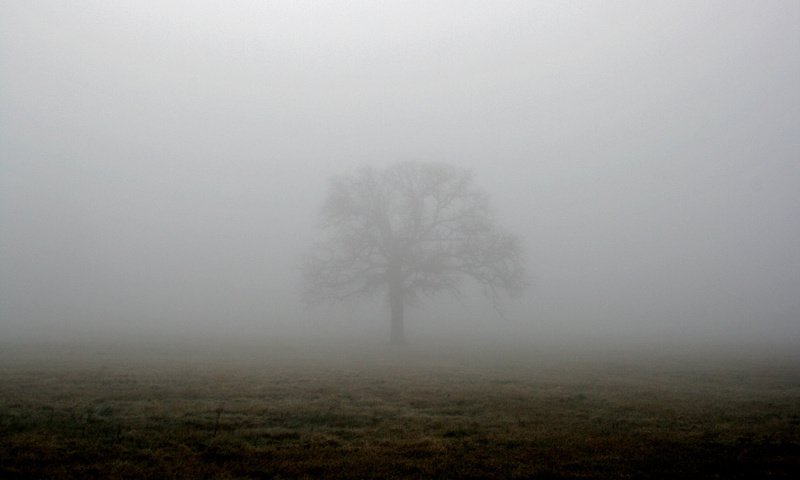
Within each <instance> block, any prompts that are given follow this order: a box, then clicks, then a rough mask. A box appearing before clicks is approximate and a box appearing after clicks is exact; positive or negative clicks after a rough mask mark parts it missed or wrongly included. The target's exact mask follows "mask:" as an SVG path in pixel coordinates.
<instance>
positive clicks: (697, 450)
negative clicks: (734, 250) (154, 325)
mask: <svg viewBox="0 0 800 480" xmlns="http://www.w3.org/2000/svg"><path fill="white" fill-rule="evenodd" d="M534 350H535V349H530V350H528V349H526V348H524V347H519V346H518V347H516V348H513V349H508V350H500V349H497V348H491V347H485V348H475V347H470V348H467V347H463V348H458V347H454V348H448V349H443V348H432V347H415V346H413V345H412V346H408V347H390V346H385V345H380V344H379V343H377V342H376V344H374V345H368V346H366V347H364V346H363V345H361V346H358V347H356V346H355V345H349V346H341V345H339V346H328V347H320V346H319V345H310V344H305V345H303V344H287V343H281V342H277V343H276V344H274V345H271V346H269V345H268V344H265V345H262V346H258V345H257V344H250V345H249V346H246V347H237V346H235V345H220V344H217V343H215V342H212V341H209V342H205V343H193V344H170V343H161V344H159V345H153V344H151V343H147V342H143V343H139V344H136V343H126V344H124V345H123V344H119V343H113V342H112V343H108V342H106V343H92V344H85V343H79V344H74V343H63V342H62V343H50V344H35V343H8V342H7V343H5V344H3V345H2V350H0V478H125V479H129V478H181V479H184V478H296V477H320V476H324V477H348V478H351V477H356V478H392V477H424V478H430V477H447V478H515V477H519V478H532V477H533V478H668V477H669V478H712V477H719V478H755V477H774V478H797V475H798V473H800V363H798V362H796V361H794V360H793V358H795V357H793V356H791V355H790V356H786V355H784V356H780V355H777V356H775V357H770V356H769V355H766V354H759V355H754V356H748V355H745V354H741V355H739V354H735V353H730V352H728V353H725V354H703V353H697V352H695V353H693V354H691V355H686V354H678V353H675V354H674V355H664V354H661V355H658V356H656V355H650V354H648V352H647V350H646V349H645V350H643V351H641V352H639V353H635V354H634V353H631V354H609V353H608V352H606V353H602V352H600V353H598V352H595V353H586V352H582V351H581V352H580V353H579V354H578V353H576V352H577V351H575V352H572V353H570V352H569V351H566V352H564V351H561V352H556V351H546V352H543V351H534Z"/></svg>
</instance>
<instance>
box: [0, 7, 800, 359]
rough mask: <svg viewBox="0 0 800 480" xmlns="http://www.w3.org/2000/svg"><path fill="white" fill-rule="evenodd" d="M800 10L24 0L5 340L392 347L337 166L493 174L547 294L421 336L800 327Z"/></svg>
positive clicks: (678, 335)
mask: <svg viewBox="0 0 800 480" xmlns="http://www.w3.org/2000/svg"><path fill="white" fill-rule="evenodd" d="M798 24H800V3H798V2H793V1H788V0H787V1H769V2H748V1H733V2H722V1H719V2H690V1H682V2H679V1H669V2H568V3H566V2H524V1H519V2H463V1H458V2H456V1H452V2H423V1H411V2H386V3H384V2H298V1H287V2H233V3H232V2H205V1H204V2H198V1H193V2H188V1H187V2H133V1H131V2H99V1H98V2H80V3H71V2H22V1H19V2H4V3H3V4H2V6H0V72H2V73H0V75H1V76H0V79H1V80H0V82H2V83H1V84H0V85H2V86H1V87H0V338H2V339H6V340H8V339H22V338H95V337H103V338H105V337H112V338H115V337H116V338H122V337H128V336H145V337H159V336H169V337H170V338H180V337H190V336H201V337H206V338H236V337H241V338H251V339H261V338H263V339H280V338H314V339H321V340H323V341H324V339H327V338H336V339H342V338H351V337H355V338H368V339H374V341H375V342H381V341H383V340H384V339H385V337H386V335H387V334H388V330H389V319H388V312H387V307H386V305H385V302H383V301H382V300H381V299H380V298H376V299H374V300H371V301H364V302H355V303H342V304H331V305H325V306H321V307H310V306H307V305H305V304H304V303H303V302H302V301H301V298H300V290H301V289H300V286H299V284H300V281H301V275H300V265H301V264H302V261H303V257H304V255H305V254H306V252H307V251H308V250H309V249H310V248H311V246H312V244H313V243H314V241H315V240H316V239H317V238H318V237H319V230H318V227H319V221H318V214H319V209H320V207H321V205H322V203H323V201H324V199H325V196H326V193H327V189H328V187H329V179H330V177H331V176H335V175H341V174H347V173H350V172H353V171H354V170H355V169H357V168H358V167H360V166H365V165H372V166H375V167H378V168H381V167H384V166H387V165H390V164H393V163H396V162H398V161H404V160H417V161H435V162H445V163H449V164H453V165H456V166H459V167H465V168H468V169H470V170H472V171H473V173H474V179H475V182H476V184H478V185H479V186H481V187H482V188H483V190H484V191H485V192H487V194H488V195H489V196H490V198H491V201H492V206H493V209H494V212H495V216H496V218H497V221H498V223H499V224H500V225H502V226H503V227H504V228H506V229H507V230H509V231H512V232H515V233H516V234H517V235H518V236H519V237H520V239H521V240H522V243H523V249H524V253H525V266H526V269H527V271H528V275H529V277H530V285H529V287H528V288H527V290H526V291H525V292H524V294H523V295H522V296H521V297H520V298H516V299H509V300H507V301H503V302H502V309H501V314H498V313H497V312H496V311H495V309H494V308H493V306H492V303H491V302H490V301H489V300H487V299H484V298H483V297H481V296H479V295H472V293H475V292H472V290H470V287H467V290H466V295H464V297H463V298H462V299H461V300H460V301H459V300H458V299H455V298H453V297H451V296H447V295H443V296H439V297H437V298H435V299H433V300H431V301H428V302H426V303H424V304H423V305H421V306H419V307H415V308H411V309H409V311H408V312H407V318H406V328H407V332H408V337H409V339H410V341H411V342H412V343H413V342H420V341H424V340H425V339H428V338H430V339H432V338H439V337H449V338H455V339H463V340H465V341H473V342H474V341H482V340H485V341H486V342H496V341H503V340H507V341H516V342H523V343H527V344H530V345H538V344H542V343H549V342H564V343H570V342H608V343H614V342H619V344H626V343H632V342H649V343H654V344H657V343H665V344H666V343H670V344H679V343H697V342H700V343H702V342H717V343H723V344H724V343H733V344H740V343H742V342H754V343H757V344H762V343H766V344H770V345H776V344H777V345H783V346H788V347H796V346H800V188H798V185H800V131H798V125H800V88H798V85H800V55H798V46H799V45H800V28H798Z"/></svg>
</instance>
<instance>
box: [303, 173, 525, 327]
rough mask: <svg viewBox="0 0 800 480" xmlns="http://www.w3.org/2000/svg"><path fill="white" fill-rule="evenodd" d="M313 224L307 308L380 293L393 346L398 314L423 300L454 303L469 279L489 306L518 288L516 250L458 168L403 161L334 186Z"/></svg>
mask: <svg viewBox="0 0 800 480" xmlns="http://www.w3.org/2000/svg"><path fill="white" fill-rule="evenodd" d="M321 217H322V226H323V229H324V230H325V231H326V234H327V235H326V237H325V238H324V240H323V241H322V242H321V243H319V244H318V245H317V246H316V247H315V251H314V252H313V253H312V254H311V255H310V256H309V258H308V259H307V262H306V264H305V271H304V296H305V299H306V301H308V302H309V303H320V302H323V301H327V300H345V299H350V298H357V297H361V296H369V295H375V294H377V293H382V292H385V293H386V296H387V300H388V304H389V308H390V311H391V341H392V343H404V342H405V336H404V332H403V310H404V307H405V305H407V304H409V303H411V302H415V301H417V300H419V299H420V297H422V296H432V295H434V294H437V293H440V292H443V291H449V292H451V293H453V294H456V295H458V294H459V288H460V286H461V285H462V280H464V279H465V278H471V279H473V280H475V281H476V282H477V283H478V284H479V285H480V286H481V287H482V289H483V291H484V293H485V294H486V295H488V296H489V297H490V298H491V299H492V300H493V301H495V302H496V301H497V299H498V294H499V292H500V291H505V292H507V293H509V294H514V293H518V292H520V291H521V290H522V288H523V286H524V284H525V281H524V270H523V267H522V262H521V252H520V247H519V243H518V242H517V240H516V238H515V237H514V236H512V235H509V234H506V233H503V232H501V231H499V230H498V229H497V227H496V226H495V224H494V221H493V218H492V214H491V211H490V209H489V201H488V198H487V197H486V195H485V194H484V193H483V192H482V191H480V190H479V189H477V188H476V187H475V186H474V184H473V182H472V175H471V174H470V172H469V171H467V170H464V169H461V168H457V167H453V166H450V165H444V164H438V163H417V162H403V163H398V164H395V165H392V166H390V167H388V168H386V169H383V170H376V169H374V168H362V169H360V170H358V171H357V172H356V173H355V174H352V175H348V176H342V177H335V178H333V179H332V180H331V190H330V193H329V195H328V197H327V200H326V201H325V204H324V206H323V208H322V212H321Z"/></svg>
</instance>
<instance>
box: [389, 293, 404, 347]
mask: <svg viewBox="0 0 800 480" xmlns="http://www.w3.org/2000/svg"><path fill="white" fill-rule="evenodd" d="M403 302H404V299H403V287H402V284H401V283H400V282H397V281H393V282H391V283H390V284H389V309H390V310H391V315H392V333H391V336H390V337H389V338H390V341H391V343H392V345H403V344H405V343H406V336H405V333H404V332H403Z"/></svg>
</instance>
